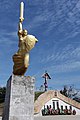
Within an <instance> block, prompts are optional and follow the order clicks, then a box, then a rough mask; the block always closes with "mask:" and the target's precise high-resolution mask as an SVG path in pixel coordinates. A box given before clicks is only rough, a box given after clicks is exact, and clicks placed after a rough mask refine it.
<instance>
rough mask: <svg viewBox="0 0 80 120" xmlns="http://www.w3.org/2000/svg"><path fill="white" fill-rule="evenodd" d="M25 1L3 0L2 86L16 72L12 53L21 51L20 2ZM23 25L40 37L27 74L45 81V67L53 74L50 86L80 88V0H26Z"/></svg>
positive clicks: (0, 33)
mask: <svg viewBox="0 0 80 120" xmlns="http://www.w3.org/2000/svg"><path fill="white" fill-rule="evenodd" d="M20 2H21V0H13V1H11V0H0V86H4V85H6V82H7V80H8V78H9V76H10V75H11V74H12V69H13V61H12V56H13V54H14V53H15V52H16V51H17V50H18V36H17V31H18V22H19V5H20ZM23 2H24V3H25V12H24V18H25V20H24V22H23V28H26V29H27V30H28V33H29V34H32V35H35V36H36V37H37V39H38V40H39V41H38V43H37V44H36V46H35V48H33V49H32V50H31V51H30V66H29V68H28V70H27V72H26V74H25V75H26V76H27V75H30V76H34V77H35V78H36V83H35V85H36V87H39V86H40V85H42V84H43V83H44V80H43V78H41V76H42V74H43V73H44V71H45V70H47V71H48V72H49V74H50V75H51V78H52V79H51V80H49V81H48V84H49V87H52V88H53V89H62V87H63V86H64V85H74V86H75V87H76V88H78V89H79V88H80V0H33V1H32V0H23Z"/></svg>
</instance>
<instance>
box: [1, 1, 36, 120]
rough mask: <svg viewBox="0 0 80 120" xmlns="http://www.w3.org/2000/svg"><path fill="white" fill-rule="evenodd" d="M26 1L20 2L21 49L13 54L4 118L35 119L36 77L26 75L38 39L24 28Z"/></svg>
mask: <svg viewBox="0 0 80 120" xmlns="http://www.w3.org/2000/svg"><path fill="white" fill-rule="evenodd" d="M23 10H24V3H23V2H21V3H20V20H19V30H18V36H19V45H18V47H19V49H18V51H17V52H16V53H15V54H14V55H13V62H14V66H13V74H12V75H11V76H10V77H9V79H8V81H7V86H6V96H5V103H4V110H3V117H2V120H34V86H35V78H34V77H31V76H24V73H25V71H26V70H27V68H28V65H29V51H30V50H31V49H32V48H33V47H34V45H35V43H36V42H37V41H38V40H37V39H36V38H35V36H33V35H28V32H27V30H25V29H23V28H22V22H23V20H24V18H23Z"/></svg>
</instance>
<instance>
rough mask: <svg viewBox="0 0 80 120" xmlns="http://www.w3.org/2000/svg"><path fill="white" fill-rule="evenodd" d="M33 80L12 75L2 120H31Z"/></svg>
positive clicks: (32, 112)
mask: <svg viewBox="0 0 80 120" xmlns="http://www.w3.org/2000/svg"><path fill="white" fill-rule="evenodd" d="M33 114H34V78H32V77H25V76H15V75H12V76H11V77H10V78H9V80H8V82H7V91H6V98H5V106H4V112H3V118H2V120H33Z"/></svg>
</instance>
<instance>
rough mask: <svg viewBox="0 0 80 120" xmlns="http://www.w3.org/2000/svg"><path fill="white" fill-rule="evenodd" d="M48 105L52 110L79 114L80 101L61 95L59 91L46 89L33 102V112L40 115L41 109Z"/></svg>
mask: <svg viewBox="0 0 80 120" xmlns="http://www.w3.org/2000/svg"><path fill="white" fill-rule="evenodd" d="M48 107H50V108H51V109H53V110H61V111H72V114H74V112H76V113H75V114H76V115H80V103H78V102H76V101H75V100H72V99H70V98H68V97H65V96H64V95H62V94H61V93H60V92H59V91H53V90H50V91H47V92H44V93H43V94H41V95H40V96H39V97H38V99H37V100H36V101H35V104H34V114H37V115H42V110H44V109H47V108H48Z"/></svg>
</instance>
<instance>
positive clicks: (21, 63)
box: [13, 2, 38, 75]
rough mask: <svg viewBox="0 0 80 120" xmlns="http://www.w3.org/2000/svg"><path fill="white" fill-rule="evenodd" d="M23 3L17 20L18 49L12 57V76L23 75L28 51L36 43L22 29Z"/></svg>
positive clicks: (27, 63)
mask: <svg viewBox="0 0 80 120" xmlns="http://www.w3.org/2000/svg"><path fill="white" fill-rule="evenodd" d="M23 10H24V3H23V2H21V6H20V19H19V30H18V36H19V45H18V47H19V49H18V51H17V52H16V53H15V54H14V55H13V62H14V66H13V74H14V75H24V73H25V72H26V70H27V68H28V66H29V51H30V50H31V49H32V48H33V47H34V46H35V43H36V42H37V41H38V40H37V39H36V38H35V36H33V35H28V32H27V30H25V29H23V28H22V22H23V20H24V18H23Z"/></svg>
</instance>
